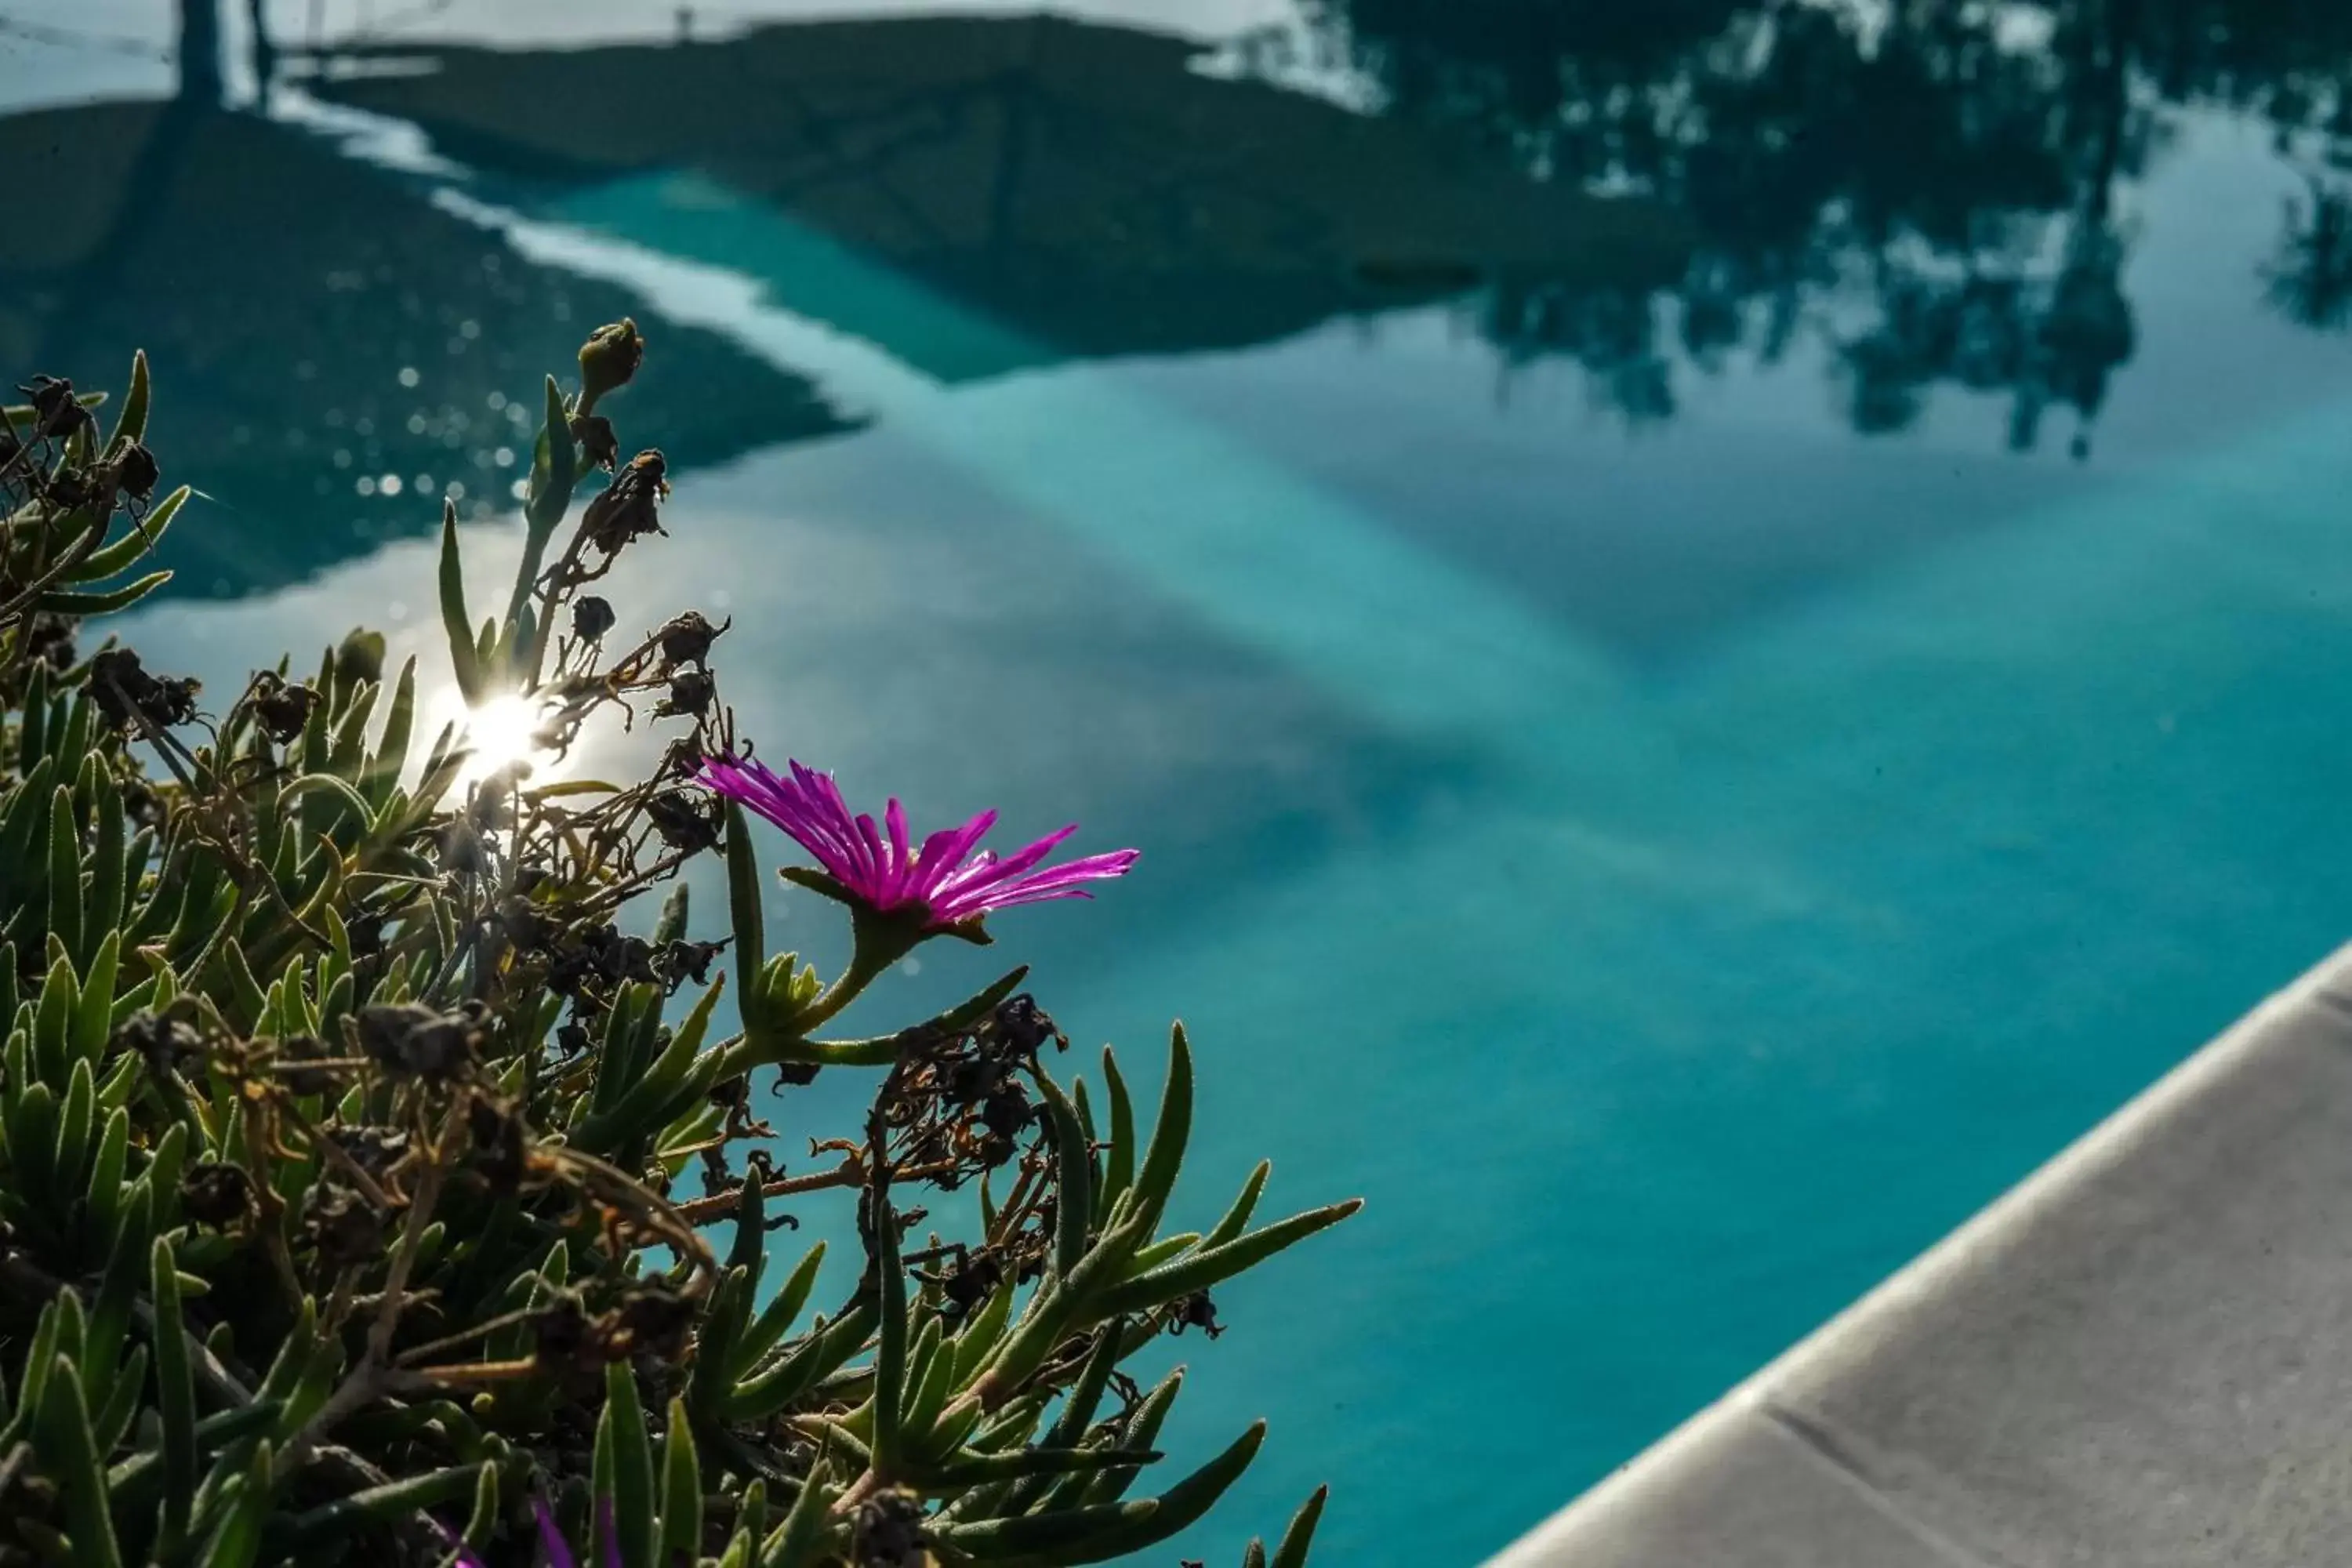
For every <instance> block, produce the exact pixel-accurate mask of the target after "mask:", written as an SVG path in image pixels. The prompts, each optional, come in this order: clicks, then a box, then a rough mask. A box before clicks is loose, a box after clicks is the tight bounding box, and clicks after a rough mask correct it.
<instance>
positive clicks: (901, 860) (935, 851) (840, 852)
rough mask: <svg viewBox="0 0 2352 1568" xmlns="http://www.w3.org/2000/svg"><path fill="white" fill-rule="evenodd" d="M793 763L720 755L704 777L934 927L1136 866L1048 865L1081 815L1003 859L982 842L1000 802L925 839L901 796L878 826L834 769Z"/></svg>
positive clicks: (1075, 894)
mask: <svg viewBox="0 0 2352 1568" xmlns="http://www.w3.org/2000/svg"><path fill="white" fill-rule="evenodd" d="M786 765H787V766H788V767H790V769H791V770H792V773H791V776H790V777H785V776H783V775H781V774H779V773H774V772H773V771H772V770H771V769H769V768H768V767H766V766H765V765H763V764H762V763H759V762H758V761H756V760H754V759H753V758H751V757H723V758H717V759H714V760H712V761H710V762H708V763H704V764H703V767H702V783H704V784H708V785H709V787H710V788H712V789H715V790H717V791H718V792H719V794H720V795H726V796H729V797H730V798H731V799H734V800H738V801H740V802H741V803H742V804H743V805H747V806H749V807H750V808H751V810H753V811H756V812H758V813H759V814H760V815H761V816H764V817H766V818H767V819H768V820H769V821H770V822H772V823H774V824H775V825H776V826H779V827H781V828H782V829H783V830H784V831H785V832H786V833H789V834H791V835H792V836H793V838H794V839H795V840H796V841H797V842H798V843H799V844H800V846H801V847H802V848H803V849H805V850H807V851H808V852H809V853H810V854H811V855H814V857H816V860H817V864H818V865H820V866H822V867H824V869H825V872H826V874H827V875H828V876H830V877H832V878H833V879H834V880H835V881H836V882H838V883H840V884H841V886H842V889H843V890H845V892H847V893H848V895H849V896H850V897H851V898H852V899H854V900H856V901H857V902H859V903H861V904H864V905H866V906H867V907H868V908H870V909H872V910H876V911H877V912H878V913H882V914H897V913H899V912H901V911H905V910H921V911H922V916H923V929H924V930H926V931H938V930H940V929H941V928H943V927H947V926H952V925H957V924H961V922H963V921H972V920H977V919H979V918H980V917H981V916H982V915H985V914H989V913H991V912H992V911H994V910H1005V909H1011V908H1013V906H1014V905H1016V904H1040V903H1044V902H1045V901H1046V900H1051V899H1087V898H1092V897H1093V896H1094V895H1093V894H1091V893H1089V892H1087V889H1086V888H1085V886H1084V884H1085V883H1087V882H1099V881H1102V880H1105V879H1108V878H1111V877H1120V876H1124V875H1126V874H1127V868H1129V867H1130V866H1132V865H1134V864H1135V861H1136V856H1137V854H1138V853H1139V852H1138V851H1136V850H1133V849H1114V850H1112V851H1110V852H1109V853H1108V854H1104V855H1088V856H1086V857H1084V858H1080V859H1076V860H1071V861H1067V862H1066V863H1065V864H1063V865H1059V866H1042V865H1041V864H1040V862H1042V861H1043V860H1044V859H1045V857H1046V856H1047V855H1049V854H1051V853H1053V851H1054V848H1055V846H1056V845H1058V844H1060V843H1061V842H1062V840H1064V839H1065V838H1067V837H1069V836H1070V835H1071V834H1073V833H1076V831H1077V830H1078V828H1077V825H1076V823H1072V824H1071V825H1070V826H1067V827H1065V828H1063V829H1062V830H1061V831H1060V832H1058V833H1049V834H1047V835H1046V836H1045V837H1043V838H1040V839H1039V840H1037V842H1035V843H1034V844H1032V845H1030V846H1028V847H1026V848H1024V849H1022V850H1020V851H1018V852H1017V853H1015V854H1013V855H1011V856H1008V857H1007V858H1003V859H1002V860H1000V859H998V858H996V854H995V852H994V851H993V850H988V849H980V848H978V846H979V843H980V841H981V839H982V837H985V836H986V835H987V833H988V830H989V829H990V828H991V827H993V826H996V813H994V812H992V811H983V812H982V813H981V814H980V815H979V816H975V817H973V818H972V819H971V821H970V822H967V823H965V824H964V825H963V826H961V827H947V828H941V829H940V831H939V832H937V833H934V834H932V835H930V837H927V838H925V839H924V840H923V841H922V844H921V845H920V846H919V847H917V846H915V845H914V844H913V843H912V841H911V840H910V839H909V838H908V835H907V813H906V810H905V809H904V808H903V807H902V806H900V805H899V804H898V801H897V800H895V799H893V800H892V801H891V802H890V804H889V805H888V806H887V808H886V809H885V810H884V811H883V814H882V819H883V826H880V827H877V826H876V825H875V821H874V818H873V817H871V816H863V815H860V816H852V815H851V814H850V810H849V805H848V803H847V802H846V801H845V800H843V799H842V796H841V791H840V789H839V788H838V787H837V786H835V784H834V782H833V780H832V778H831V777H830V776H829V775H827V774H824V773H817V772H816V771H814V769H811V768H805V767H803V766H802V765H801V764H800V763H787V764H786Z"/></svg>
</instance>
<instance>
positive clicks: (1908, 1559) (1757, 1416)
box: [1493, 948, 2352, 1568]
mask: <svg viewBox="0 0 2352 1568" xmlns="http://www.w3.org/2000/svg"><path fill="white" fill-rule="evenodd" d="M2347 1560H2352V948H2347V949H2345V950H2343V951H2341V952H2337V953H2336V955H2335V956H2334V957H2333V958H2331V959H2329V960H2328V961H2327V962H2326V963H2323V964H2321V965H2320V966H2319V967H2318V968H2317V969H2315V970H2314V971H2312V972H2311V973H2308V974H2306V975H2305V976H2304V977H2303V978H2302V979H2301V980H2299V981H2298V982H2296V983H2295V984H2294V985H2293V986H2292V987H2290V988H2289V989H2288V990H2286V991H2285V992H2284V993H2282V994H2279V995H2277V996H2275V997H2273V998H2272V999H2271V1000H2270V1001H2268V1002H2266V1003H2265V1004H2263V1005H2262V1006H2261V1007H2259V1008H2257V1009H2256V1010H2255V1011H2254V1012H2253V1013H2252V1015H2250V1016H2248V1017H2246V1018H2245V1019H2244V1020H2243V1021H2242V1022H2241V1023H2240V1024H2238V1025H2237V1026H2235V1027H2233V1028H2232V1029H2231V1030H2230V1031H2229V1032H2228V1033H2227V1034H2225V1035H2224V1036H2222V1037H2221V1038H2220V1039H2218V1040H2216V1041H2214V1042H2213V1043H2212V1044H2211V1045H2210V1046H2207V1047H2205V1048H2204V1049H2202V1050H2201V1051H2200V1052H2199V1053H2198V1054H2197V1055H2196V1056H2194V1057H2192V1058H2190V1059H2189V1061H2188V1062H2186V1063H2185V1064H2183V1065H2182V1066H2181V1067H2180V1068H2178V1069H2176V1070H2175V1071H2173V1072H2172V1073H2170V1074H2168V1076H2166V1077H2165V1078H2164V1079H2162V1080H2160V1081H2159V1082H2158V1084H2156V1085H2155V1086H2154V1087H2153V1088H2151V1089H2148V1090H2147V1091H2146V1092H2145V1093H2144V1094H2142V1095H2141V1096H2140V1097H2139V1098H2138V1099H2137V1100H2134V1101H2133V1102H2132V1103H2131V1104H2130V1105H2128V1106H2126V1108H2125V1109H2124V1110H2121V1111H2119V1112H2118V1113H2116V1115H2115V1116H2114V1117H2112V1118H2111V1119H2110V1120H2108V1121H2106V1122H2105V1124H2103V1125H2102V1126H2100V1127H2099V1128H2098V1129H2097V1130H2095V1131H2093V1132H2091V1133H2090V1134H2089V1135H2088V1136H2086V1137H2085V1138H2084V1139H2083V1140H2082V1141H2081V1142H2078V1143H2076V1144H2075V1145H2074V1147H2072V1148H2071V1149H2069V1150H2068V1151H2067V1152H2064V1153H2063V1154H2062V1155H2060V1156H2059V1157H2058V1158H2057V1159H2055V1160H2053V1162H2051V1163H2050V1164H2048V1165H2047V1166H2045V1167H2043V1168H2042V1170H2041V1171H2040V1172H2038V1173H2036V1174H2035V1175H2033V1176H2032V1177H2031V1178H2029V1179H2028V1180H2027V1181H2026V1182H2024V1183H2023V1184H2021V1185H2020V1186H2018V1187H2017V1188H2016V1189H2015V1190H2013V1191H2012V1192H2011V1193H2010V1194H2008V1195H2007V1196H2005V1197H2003V1198H2001V1199H2000V1201H1998V1202H1997V1203H1995V1204H1994V1205H1992V1206H1991V1207H1990V1208H1989V1209H1987V1210H1986V1211H1985V1212H1984V1213H1983V1214H1981V1215H1979V1216H1978V1217H1977V1218H1976V1219H1974V1220H1972V1221H1971V1222H1969V1224H1968V1225H1966V1226H1962V1227H1961V1228H1960V1229H1959V1230H1958V1231H1957V1232H1956V1233H1954V1234H1953V1235H1952V1236H1951V1237H1949V1238H1948V1239H1947V1240H1945V1241H1944V1242H1942V1243H1940V1244H1939V1245H1938V1246H1937V1247H1934V1248H1933V1249H1932V1250H1930V1251H1929V1252H1928V1253H1927V1255H1926V1256H1924V1257H1922V1258H1919V1259H1918V1260H1917V1261H1916V1262H1915V1263H1913V1264H1911V1265H1910V1266H1909V1267H1907V1268H1905V1269H1904V1270H1902V1271H1901V1272H1900V1273H1898V1274H1897V1275H1895V1278H1893V1279H1890V1280H1888V1281H1887V1282H1886V1283H1885V1285H1883V1286H1882V1287H1880V1288H1879V1289H1877V1290H1875V1291H1874V1292H1872V1293H1871V1294H1870V1295H1868V1296H1866V1297H1865V1298H1864V1299H1863V1300H1861V1301H1860V1302H1858V1303H1857V1304H1855V1305H1854V1306H1853V1307H1852V1308H1850V1309H1849V1310H1846V1311H1845V1312H1843V1313H1842V1314H1840V1315H1839V1316H1838V1317H1837V1318H1835V1319H1833V1320H1832V1321H1830V1322H1829V1323H1828V1324H1826V1325H1825V1326H1824V1327H1822V1329H1821V1330H1820V1331H1817V1332H1816V1333H1814V1334H1813V1335H1812V1336H1811V1338H1809V1339H1808V1340H1806V1341H1805V1342H1802V1343H1801V1344H1800V1345H1799V1346H1798V1347H1797V1348H1796V1349H1794V1350H1793V1351H1791V1352H1789V1353H1788V1354H1786V1355H1785V1356H1783V1357H1781V1358H1780V1360H1779V1361H1777V1362H1775V1363H1772V1364H1771V1365H1770V1366H1769V1367H1767V1368H1765V1369H1764V1370H1763V1371H1762V1372H1761V1373H1758V1374H1757V1375H1756V1376H1755V1377H1754V1378H1752V1379H1750V1380H1749V1381H1748V1382H1747V1383H1746V1384H1742V1385H1741V1386H1740V1387H1738V1389H1736V1390H1734V1391H1733V1392H1732V1393H1731V1394H1729V1395H1727V1397H1726V1398H1724V1399H1723V1400H1722V1401H1721V1402H1719V1403H1718V1404H1717V1405H1714V1406H1712V1407H1711V1408H1709V1409H1707V1410H1706V1411H1705V1412H1703V1413H1702V1414H1700V1415H1698V1416H1696V1417H1695V1418H1694V1419H1693V1420H1691V1421H1690V1422H1689V1423H1687V1424H1686V1425H1685V1426H1683V1427H1682V1428H1681V1429H1680V1430H1678V1431H1677V1432H1675V1434H1674V1435H1673V1436H1670V1437H1668V1438H1666V1439H1665V1440H1664V1442H1661V1443H1660V1444H1659V1445H1658V1446H1657V1447H1654V1448H1653V1449H1651V1450H1650V1451H1649V1452H1648V1453H1646V1454H1644V1455H1643V1456H1642V1457H1640V1458H1637V1459H1636V1460H1634V1461H1633V1463H1632V1464H1630V1465H1628V1466H1627V1467H1626V1468H1623V1469H1622V1470H1620V1471H1618V1472H1617V1473H1616V1474H1615V1475H1613V1476H1612V1477H1611V1478H1610V1479H1608V1480H1606V1481H1604V1482H1603V1483H1601V1485H1600V1486H1598V1487H1596V1488H1595V1489H1593V1490H1592V1491H1591V1492H1590V1493H1588V1494H1586V1495H1585V1496H1584V1497H1583V1498H1582V1499H1580V1500H1578V1501H1577V1502H1575V1503H1573V1504H1571V1505H1570V1507H1568V1508H1567V1509H1566V1510H1563V1511H1562V1512H1560V1513H1559V1514H1558V1515H1556V1516H1555V1517H1554V1518H1552V1519H1551V1520H1550V1521H1549V1522H1547V1523H1546V1524H1544V1525H1543V1526H1542V1527H1540V1528H1539V1529H1538V1530H1537V1531H1535V1532H1534V1533H1532V1534H1531V1535H1529V1536H1528V1537H1527V1538H1526V1539H1525V1540H1523V1541H1521V1542H1519V1543H1518V1544H1517V1545H1516V1546H1514V1547H1512V1548H1511V1549H1510V1550H1508V1551H1507V1552H1504V1553H1503V1554H1502V1555H1501V1556H1500V1557H1498V1558H1496V1559H1495V1562H1494V1565H1493V1568H1538V1565H1541V1568H1554V1565H1558V1568H1915V1565H1916V1568H1994V1565H2000V1568H2044V1565H2049V1568H2055V1565H2057V1564H2061V1563H2130V1564H2133V1565H2134V1568H2191V1565H2195V1568H2206V1565H2212V1568H2221V1565H2224V1564H2226V1565H2229V1568H2308V1565H2309V1564H2311V1563H2320V1562H2344V1561H2347Z"/></svg>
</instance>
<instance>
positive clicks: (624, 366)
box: [580, 316, 646, 414]
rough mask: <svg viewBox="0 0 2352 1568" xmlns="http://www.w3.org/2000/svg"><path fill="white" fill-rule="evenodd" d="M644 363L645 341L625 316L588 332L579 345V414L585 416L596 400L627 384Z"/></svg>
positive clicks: (634, 324)
mask: <svg viewBox="0 0 2352 1568" xmlns="http://www.w3.org/2000/svg"><path fill="white" fill-rule="evenodd" d="M645 361H646V340H645V339H643V338H641V337H639V336H638V335H637V324H636V322H635V321H631V320H630V319H629V318H628V317H626V316H624V317H622V318H621V319H620V320H619V321H614V322H613V323H612V324H611V325H610V326H604V327H599V328H597V329H596V330H595V331H593V332H591V333H590V334H589V335H588V341H587V342H584V343H582V344H581V345H580V412H582V413H583V414H585V413H587V412H588V411H589V410H590V409H592V408H593V407H595V406H596V400H597V399H598V398H600V397H602V396H604V395H605V394H606V393H608V392H611V391H613V390H614V389H615V388H616V387H623V386H626V385H628V384H629V378H630V377H631V376H633V375H635V374H637V366H639V365H641V364H643V363H645Z"/></svg>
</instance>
